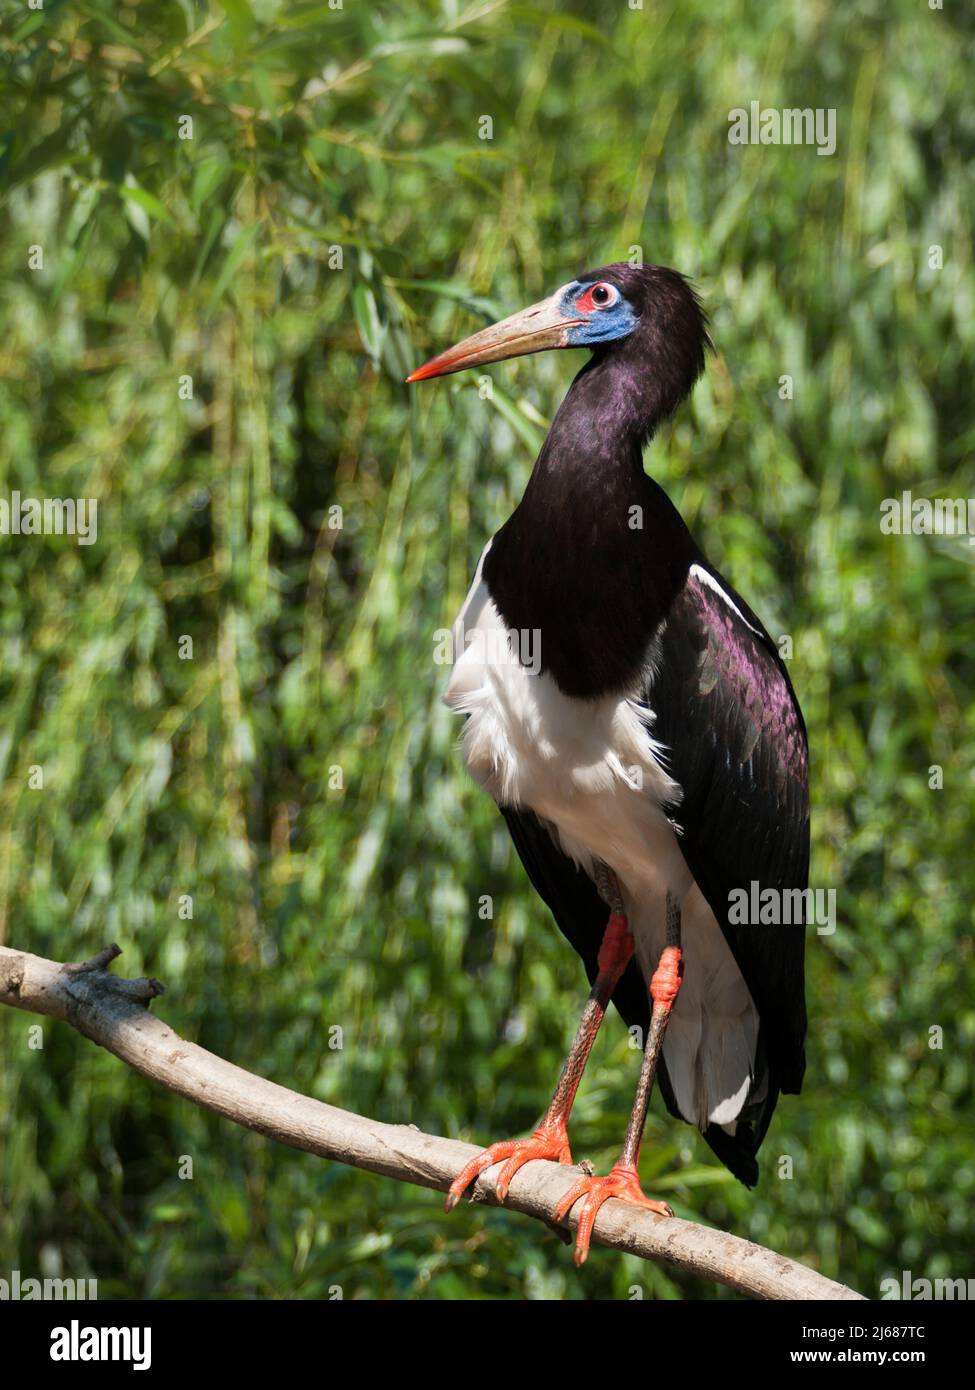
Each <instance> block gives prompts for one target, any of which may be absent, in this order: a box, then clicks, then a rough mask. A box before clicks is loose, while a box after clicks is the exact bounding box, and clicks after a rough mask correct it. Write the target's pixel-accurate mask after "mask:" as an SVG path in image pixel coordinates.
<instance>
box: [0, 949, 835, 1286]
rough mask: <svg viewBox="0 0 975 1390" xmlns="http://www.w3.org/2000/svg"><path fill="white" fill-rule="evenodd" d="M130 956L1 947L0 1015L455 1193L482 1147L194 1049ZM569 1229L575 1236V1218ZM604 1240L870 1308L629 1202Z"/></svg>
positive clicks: (538, 1175) (600, 1233) (304, 1140)
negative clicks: (119, 965)
mask: <svg viewBox="0 0 975 1390" xmlns="http://www.w3.org/2000/svg"><path fill="white" fill-rule="evenodd" d="M118 954H119V949H118V947H117V946H109V947H107V948H106V949H105V950H103V951H101V952H99V954H98V955H97V956H95V957H94V958H93V959H92V960H90V961H85V962H82V963H81V964H79V965H61V964H58V962H56V961H51V960H45V959H43V958H42V957H40V956H33V955H30V954H28V953H27V952H26V951H14V950H11V949H9V948H8V947H2V946H0V1004H8V1005H10V1006H12V1007H13V1008H16V1009H25V1010H27V1011H28V1012H30V1013H36V1014H46V1015H47V1016H48V1017H50V1018H56V1019H61V1020H63V1021H64V1022H66V1023H70V1024H71V1025H72V1027H74V1028H76V1029H77V1030H78V1032H79V1033H82V1034H83V1035H84V1036H85V1037H86V1038H90V1039H91V1040H92V1041H93V1042H96V1043H98V1044H99V1045H100V1046H101V1047H104V1048H107V1050H108V1051H109V1052H112V1053H114V1054H115V1056H116V1057H119V1058H120V1059H121V1060H122V1061H123V1062H126V1063H127V1064H128V1065H129V1066H131V1067H134V1068H135V1070H136V1071H138V1072H141V1073H142V1075H143V1076H146V1077H148V1078H149V1080H151V1081H155V1082H158V1083H159V1084H160V1085H162V1086H165V1087H166V1088H167V1089H168V1090H170V1091H174V1092H175V1093H176V1094H177V1095H180V1096H183V1097H184V1098H185V1099H186V1100H189V1101H192V1102H193V1103H194V1104H195V1105H201V1106H204V1107H205V1108H206V1109H207V1110H212V1111H213V1112H214V1113H215V1114H217V1115H222V1116H224V1118H226V1119H228V1120H232V1121H233V1122H234V1123H235V1124H239V1125H244V1126H246V1127H247V1128H248V1129H253V1130H256V1131H257V1132H258V1133H259V1134H265V1135H267V1136H268V1138H270V1139H275V1140H277V1141H278V1142H279V1143H282V1144H288V1145H289V1146H290V1147H291V1148H294V1149H303V1150H305V1151H306V1152H308V1153H313V1154H318V1155H320V1156H321V1157H322V1158H331V1159H335V1160H336V1161H338V1162H340V1163H348V1164H351V1165H352V1166H353V1167H355V1168H364V1169H366V1170H367V1171H368V1172H371V1173H380V1174H382V1175H383V1176H384V1177H388V1178H395V1179H397V1180H398V1181H400V1182H411V1183H416V1184H418V1185H419V1186H421V1187H432V1188H436V1189H438V1190H439V1191H442V1192H443V1191H446V1190H447V1188H448V1187H449V1186H450V1183H451V1181H452V1180H453V1178H454V1177H455V1176H456V1174H457V1173H458V1172H459V1171H460V1169H461V1168H462V1167H463V1166H464V1164H465V1163H466V1162H467V1160H468V1159H469V1158H471V1157H472V1156H473V1154H475V1153H476V1152H477V1149H476V1148H475V1147H474V1146H473V1145H471V1144H463V1143H460V1142H458V1141H456V1140H452V1139H443V1138H440V1137H439V1136H437V1135H433V1134H423V1133H421V1131H420V1130H418V1129H415V1128H414V1127H413V1126H412V1125H389V1124H380V1123H379V1122H377V1121H376V1120H369V1119H366V1118H365V1117H364V1116H361V1115H353V1114H350V1113H349V1112H348V1111H345V1110H339V1109H337V1108H336V1107H335V1106H333V1105H325V1104H323V1103H322V1102H321V1101H317V1100H312V1099H311V1098H310V1097H308V1096H303V1095H299V1094H298V1093H297V1092H295V1091H289V1090H287V1089H286V1088H285V1087H284V1086H278V1085H276V1084H275V1083H274V1082H273V1081H267V1080H265V1079H264V1078H263V1077H261V1076H254V1075H253V1074H252V1073H251V1072H248V1071H244V1070H243V1068H242V1067H237V1066H234V1065H233V1064H232V1063H230V1062H226V1061H224V1059H223V1058H222V1057H217V1056H215V1055H214V1054H213V1053H212V1052H207V1051H205V1049H204V1048H202V1047H197V1045H196V1044H195V1043H192V1042H187V1041H186V1040H185V1039H184V1038H181V1037H179V1036H178V1035H177V1034H176V1033H174V1032H173V1030H172V1029H171V1028H169V1027H168V1026H167V1025H166V1024H165V1023H164V1022H163V1021H162V1019H159V1018H156V1017H155V1016H154V1015H153V1014H151V1013H150V1012H149V1009H148V1004H149V1001H150V1000H152V999H153V998H155V997H156V995H158V994H161V993H162V985H160V984H159V983H158V981H156V980H145V979H143V980H125V979H121V978H119V977H118V976H116V975H112V974H111V973H110V972H109V971H108V970H107V968H106V967H107V966H108V965H109V964H110V963H111V961H112V960H114V958H115V957H116V956H117V955H118ZM499 1171H500V1169H499V1167H497V1166H496V1167H494V1168H491V1169H489V1170H488V1171H487V1172H485V1173H483V1174H482V1175H481V1177H480V1179H479V1180H478V1182H477V1184H476V1186H475V1189H474V1197H475V1200H480V1201H487V1202H493V1201H494V1200H495V1199H494V1182H495V1179H496V1177H497V1175H498V1173H499ZM578 1176H579V1173H578V1170H577V1169H575V1168H566V1167H562V1166H560V1165H559V1164H557V1163H549V1162H547V1161H537V1162H532V1163H529V1164H527V1165H526V1166H525V1167H524V1168H522V1169H521V1171H520V1172H519V1173H518V1174H517V1176H516V1177H515V1178H514V1180H513V1182H512V1184H511V1188H510V1190H509V1193H508V1198H507V1202H506V1204H505V1205H506V1206H507V1207H509V1208H511V1209H512V1210H514V1211H519V1212H524V1213H525V1214H526V1215H528V1216H533V1217H535V1218H536V1219H538V1220H541V1221H545V1222H546V1223H547V1222H548V1214H549V1213H550V1212H551V1211H552V1209H553V1208H554V1206H555V1204H556V1203H557V1201H558V1200H559V1198H560V1197H561V1196H562V1195H563V1194H564V1193H565V1192H566V1191H568V1189H569V1187H570V1186H571V1185H572V1183H574V1182H575V1181H576V1179H577V1178H578ZM444 1219H445V1220H446V1219H447V1218H446V1217H445V1218H444ZM566 1225H567V1226H568V1227H569V1228H570V1229H573V1230H574V1228H575V1215H574V1213H570V1215H569V1217H568V1220H567V1223H566ZM593 1239H594V1241H595V1242H597V1243H598V1244H600V1245H605V1246H609V1247H611V1248H612V1249H614V1250H621V1251H625V1252H627V1253H629V1254H631V1255H638V1256H640V1257H641V1258H642V1259H645V1260H654V1261H658V1262H660V1263H663V1264H668V1265H672V1266H674V1267H676V1268H677V1269H682V1270H686V1271H687V1272H688V1273H691V1274H695V1275H698V1276H699V1277H701V1278H704V1279H713V1280H716V1281H717V1282H718V1283H721V1284H726V1285H728V1286H729V1287H730V1288H732V1289H736V1290H737V1291H738V1292H739V1293H743V1294H748V1295H750V1296H751V1297H752V1298H763V1299H802V1300H805V1299H830V1300H837V1299H859V1298H861V1295H860V1294H858V1293H855V1292H854V1290H852V1289H849V1288H847V1287H846V1286H845V1285H843V1284H837V1283H834V1281H833V1280H831V1279H826V1278H824V1277H823V1276H822V1275H821V1274H817V1273H816V1272H815V1271H814V1270H812V1269H809V1268H807V1267H806V1266H805V1265H801V1264H798V1263H797V1262H796V1261H795V1260H789V1259H786V1258H785V1257H784V1256H782V1255H778V1254H776V1253H775V1252H774V1251H771V1250H766V1249H764V1248H763V1247H762V1246H759V1245H754V1244H752V1242H751V1241H747V1240H742V1239H741V1238H740V1237H738V1236H734V1235H730V1234H729V1233H728V1232H726V1231H718V1230H712V1229H710V1228H709V1227H706V1226H699V1225H696V1224H695V1223H694V1222H691V1221H681V1220H678V1219H677V1218H676V1217H673V1218H670V1217H661V1216H656V1215H654V1214H653V1213H652V1212H648V1211H644V1210H641V1209H640V1208H639V1207H636V1206H633V1205H631V1204H630V1203H628V1202H621V1201H613V1202H607V1203H606V1205H605V1206H603V1207H602V1208H601V1209H600V1212H599V1215H598V1216H597V1218H596V1228H595V1232H594V1235H593Z"/></svg>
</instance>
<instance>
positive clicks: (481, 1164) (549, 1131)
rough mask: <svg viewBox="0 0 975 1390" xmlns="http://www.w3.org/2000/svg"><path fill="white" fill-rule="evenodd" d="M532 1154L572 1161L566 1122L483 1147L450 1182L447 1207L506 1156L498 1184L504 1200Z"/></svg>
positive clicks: (455, 1202)
mask: <svg viewBox="0 0 975 1390" xmlns="http://www.w3.org/2000/svg"><path fill="white" fill-rule="evenodd" d="M533 1158H554V1159H555V1161H556V1162H557V1163H571V1162H572V1154H571V1153H570V1152H569V1137H568V1135H567V1134H566V1132H565V1126H564V1125H552V1126H548V1127H547V1126H545V1125H544V1124H543V1125H541V1126H539V1128H538V1129H536V1130H535V1132H534V1134H533V1135H532V1136H531V1138H530V1139H505V1140H502V1142H501V1143H499V1144H492V1145H491V1146H490V1148H487V1149H482V1150H481V1152H480V1153H479V1154H476V1155H475V1157H474V1158H472V1159H471V1161H470V1163H468V1164H466V1165H465V1166H464V1167H463V1168H462V1169H461V1171H460V1172H459V1173H458V1174H457V1176H456V1178H455V1179H454V1181H453V1182H452V1183H451V1184H450V1191H449V1192H448V1193H447V1200H446V1201H445V1202H444V1211H453V1209H454V1207H455V1206H456V1205H457V1203H458V1202H459V1201H460V1199H461V1197H463V1195H464V1193H465V1192H466V1191H467V1189H468V1187H470V1185H471V1183H472V1182H473V1181H474V1179H475V1178H477V1177H478V1176H479V1175H480V1174H481V1173H483V1172H484V1169H485V1168H490V1167H491V1165H492V1164H494V1163H500V1162H502V1160H504V1159H507V1162H506V1163H505V1165H504V1167H503V1168H502V1170H501V1174H500V1176H499V1177H498V1181H497V1183H496V1184H495V1196H496V1197H497V1199H498V1201H499V1202H503V1201H504V1200H505V1198H506V1197H507V1195H508V1188H509V1187H510V1186H511V1179H512V1178H513V1177H514V1175H515V1174H516V1173H517V1171H518V1169H519V1168H521V1167H522V1165H523V1164H525V1163H530V1162H531V1160H532V1159H533Z"/></svg>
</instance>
